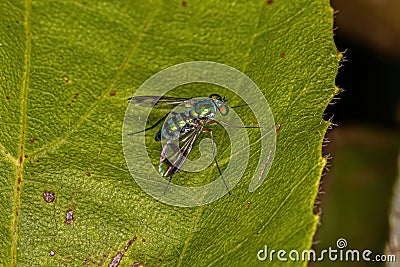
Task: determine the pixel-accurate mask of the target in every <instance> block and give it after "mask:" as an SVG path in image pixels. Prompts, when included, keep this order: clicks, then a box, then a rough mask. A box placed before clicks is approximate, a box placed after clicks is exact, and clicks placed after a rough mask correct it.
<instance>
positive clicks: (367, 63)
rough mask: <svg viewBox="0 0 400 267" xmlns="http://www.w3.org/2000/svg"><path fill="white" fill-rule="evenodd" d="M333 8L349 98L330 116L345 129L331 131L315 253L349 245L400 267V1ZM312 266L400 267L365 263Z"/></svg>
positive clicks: (341, 82) (342, 83)
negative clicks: (341, 242)
mask: <svg viewBox="0 0 400 267" xmlns="http://www.w3.org/2000/svg"><path fill="white" fill-rule="evenodd" d="M331 4H332V6H333V7H334V9H335V11H336V13H335V14H336V15H335V27H336V29H335V43H336V46H337V49H338V50H339V51H341V52H343V54H344V60H343V61H342V63H341V67H340V69H339V73H338V76H337V78H336V85H337V86H338V87H339V88H341V89H343V92H341V93H340V94H339V95H338V96H337V98H338V99H337V100H333V105H330V106H329V107H328V108H327V110H326V114H325V119H331V120H332V122H333V123H334V124H336V125H337V126H335V127H333V129H332V130H330V131H328V133H327V136H326V137H327V140H328V142H327V143H326V144H325V145H326V146H325V148H324V151H323V153H324V155H330V156H331V159H330V160H329V164H328V166H327V169H329V170H326V171H325V174H324V176H323V178H322V184H321V193H320V194H319V196H318V198H317V201H316V203H317V207H316V213H321V223H320V225H319V227H318V231H317V233H316V236H315V238H314V242H315V245H314V249H315V250H317V251H321V250H323V249H327V248H328V247H332V249H337V246H336V241H337V240H338V239H339V238H344V239H346V241H347V247H346V248H347V249H358V250H360V251H361V250H364V249H369V250H372V251H373V255H375V254H396V253H397V261H398V262H399V263H398V264H400V254H399V251H400V247H399V245H400V244H398V245H396V244H394V243H393V242H392V244H390V242H389V240H390V236H391V235H392V237H391V238H392V240H394V239H396V238H397V240H400V238H399V236H400V233H399V232H400V230H399V229H396V227H395V225H393V224H396V221H397V219H396V217H400V215H399V214H398V213H395V214H393V213H392V214H391V207H392V196H393V190H394V186H395V181H396V177H398V173H399V171H398V163H397V162H398V156H399V147H400V138H399V137H400V134H399V133H400V132H399V128H400V127H399V126H400V1H399V0H351V1H348V0H332V1H331ZM394 201H395V202H397V203H399V202H400V199H397V200H394ZM318 203H319V204H318ZM390 217H391V218H392V221H391V222H390V220H389V218H390ZM393 220H394V221H393ZM393 222H395V223H393ZM397 224H399V225H400V218H399V220H398V221H397ZM371 257H373V256H371ZM310 265H311V266H317V267H322V266H323V267H326V266H398V265H390V264H385V263H382V262H372V263H368V264H367V263H366V262H363V261H360V262H343V261H335V262H332V261H324V262H316V263H310Z"/></svg>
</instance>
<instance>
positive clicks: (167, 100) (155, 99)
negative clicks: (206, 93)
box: [128, 96, 194, 108]
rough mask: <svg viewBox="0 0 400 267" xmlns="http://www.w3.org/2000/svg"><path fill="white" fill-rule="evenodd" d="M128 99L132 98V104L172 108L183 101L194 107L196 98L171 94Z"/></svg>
mask: <svg viewBox="0 0 400 267" xmlns="http://www.w3.org/2000/svg"><path fill="white" fill-rule="evenodd" d="M128 100H130V101H131V103H132V104H137V105H140V106H144V107H153V106H158V107H160V108H172V107H174V106H177V105H179V104H182V103H185V105H187V107H192V106H193V103H194V101H193V100H194V99H192V98H178V97H169V96H135V97H131V98H129V99H128Z"/></svg>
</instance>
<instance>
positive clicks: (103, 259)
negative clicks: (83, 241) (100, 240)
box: [97, 254, 108, 266]
mask: <svg viewBox="0 0 400 267" xmlns="http://www.w3.org/2000/svg"><path fill="white" fill-rule="evenodd" d="M107 258H108V254H103V258H102V259H101V261H100V262H99V264H97V266H102V265H103V264H104V262H105V261H106V259H107Z"/></svg>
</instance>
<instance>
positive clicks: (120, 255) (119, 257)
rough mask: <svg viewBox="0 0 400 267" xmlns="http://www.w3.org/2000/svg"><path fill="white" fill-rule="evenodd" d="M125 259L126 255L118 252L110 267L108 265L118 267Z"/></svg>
mask: <svg viewBox="0 0 400 267" xmlns="http://www.w3.org/2000/svg"><path fill="white" fill-rule="evenodd" d="M123 257H124V253H122V252H121V251H118V253H117V255H115V256H114V257H113V258H112V260H111V262H110V265H108V266H109V267H117V266H118V265H119V264H120V262H121V260H122V258H123Z"/></svg>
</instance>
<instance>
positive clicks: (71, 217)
mask: <svg viewBox="0 0 400 267" xmlns="http://www.w3.org/2000/svg"><path fill="white" fill-rule="evenodd" d="M74 208H75V207H74V206H72V207H71V208H69V209H68V210H67V212H66V213H65V224H66V225H68V226H70V225H71V223H72V222H73V221H74Z"/></svg>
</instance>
